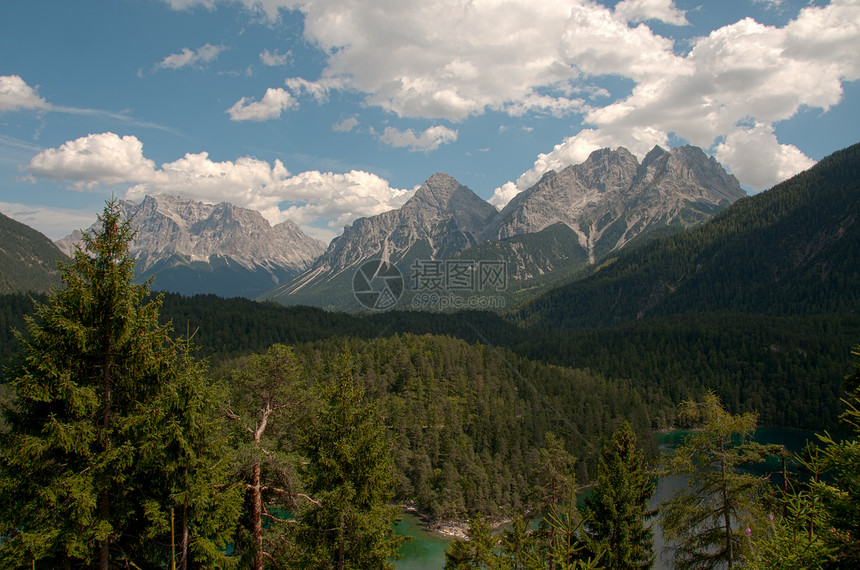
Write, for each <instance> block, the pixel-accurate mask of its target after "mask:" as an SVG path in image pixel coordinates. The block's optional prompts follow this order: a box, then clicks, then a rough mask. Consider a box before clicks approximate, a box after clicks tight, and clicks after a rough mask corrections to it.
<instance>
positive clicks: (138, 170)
mask: <svg viewBox="0 0 860 570" xmlns="http://www.w3.org/2000/svg"><path fill="white" fill-rule="evenodd" d="M154 169H155V163H154V162H153V161H151V160H149V159H147V158H145V157H144V156H143V143H141V142H140V141H139V140H138V139H137V138H136V137H134V136H131V135H129V136H124V137H120V136H119V135H117V134H114V133H102V134H91V135H87V136H85V137H81V138H78V139H75V140H73V141H67V142H64V143H63V144H62V145H60V147H59V148H49V149H47V150H44V151H42V152H40V153H39V154H37V155H36V156H34V157H33V158H32V159H31V160H30V164H29V165H27V168H26V171H27V172H28V173H29V174H30V175H31V176H35V177H37V178H48V179H50V180H58V181H64V180H67V181H72V182H73V184H72V188H74V189H75V190H91V189H94V188H96V187H98V186H100V185H114V184H120V183H124V182H137V181H142V180H148V179H150V178H151V176H152V174H153V172H154Z"/></svg>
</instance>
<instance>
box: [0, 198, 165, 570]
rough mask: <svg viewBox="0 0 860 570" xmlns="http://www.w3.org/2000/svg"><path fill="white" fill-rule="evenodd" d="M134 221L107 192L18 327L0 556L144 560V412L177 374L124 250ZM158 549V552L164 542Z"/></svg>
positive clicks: (66, 561)
mask: <svg viewBox="0 0 860 570" xmlns="http://www.w3.org/2000/svg"><path fill="white" fill-rule="evenodd" d="M132 239H133V232H132V230H131V228H130V226H129V223H128V221H123V220H121V213H120V208H119V205H118V203H117V202H116V201H111V202H108V204H107V205H106V207H105V209H104V213H103V214H102V215H101V216H100V217H99V226H98V229H97V230H96V231H94V232H93V233H85V234H84V236H83V240H84V241H83V243H84V247H83V248H81V247H78V248H76V251H75V255H74V258H73V259H72V260H71V261H70V262H69V263H67V264H61V266H60V269H61V273H62V281H63V284H64V287H63V288H61V289H58V290H56V291H54V292H53V293H52V294H51V295H49V297H48V300H47V302H46V303H45V304H37V308H36V317H35V318H33V317H28V318H27V319H26V328H27V337H25V336H24V335H23V334H21V335H19V341H20V343H21V346H22V352H23V356H22V363H21V364H20V366H19V367H18V368H17V369H16V370H14V371H13V372H12V373H11V374H10V376H9V377H10V381H9V382H10V385H11V388H12V390H13V392H14V394H13V398H14V399H13V401H12V404H11V406H10V407H8V408H7V409H6V410H4V412H5V417H6V421H7V431H6V432H5V433H4V434H3V441H2V446H0V454H2V455H0V458H2V459H0V466H2V467H0V470H2V472H0V521H2V522H0V536H3V540H2V541H0V564H2V566H3V567H5V568H17V567H26V568H31V567H32V566H39V567H45V568H76V567H83V566H86V567H92V566H93V565H97V567H98V568H101V569H104V570H106V569H107V568H109V567H110V566H111V565H113V564H116V563H118V562H117V561H122V563H123V564H127V565H130V564H132V563H143V561H142V560H133V559H132V558H133V557H134V556H136V555H138V553H139V550H138V546H139V544H140V540H141V536H142V535H143V534H144V533H145V532H146V528H147V527H148V526H149V525H150V522H149V521H148V520H147V518H146V516H145V513H144V506H143V504H142V500H141V497H142V496H143V495H144V493H143V492H142V490H143V489H145V488H146V486H147V484H148V482H147V481H145V480H143V478H142V477H141V473H140V472H139V470H137V469H136V464H137V462H138V461H139V460H140V459H141V452H140V449H142V448H145V447H146V441H142V440H141V438H142V437H144V436H143V435H142V433H143V432H142V431H141V430H140V429H139V426H140V424H141V422H145V421H146V418H147V417H148V416H149V415H150V414H151V413H152V407H151V405H152V403H153V402H154V401H155V399H156V398H157V396H158V394H159V392H160V390H161V388H162V387H163V385H164V384H165V383H166V382H169V381H170V379H171V378H173V377H174V376H175V374H176V365H177V356H176V351H175V349H174V347H173V346H172V344H171V343H170V342H169V329H168V327H167V326H161V325H159V324H158V309H159V306H160V300H159V299H154V300H149V301H146V300H145V296H146V294H147V289H148V288H147V285H145V284H144V285H135V284H133V283H132V279H133V277H134V274H133V267H134V260H133V259H132V258H131V257H130V256H129V243H130V241H131V240H132ZM163 554H164V555H166V553H163Z"/></svg>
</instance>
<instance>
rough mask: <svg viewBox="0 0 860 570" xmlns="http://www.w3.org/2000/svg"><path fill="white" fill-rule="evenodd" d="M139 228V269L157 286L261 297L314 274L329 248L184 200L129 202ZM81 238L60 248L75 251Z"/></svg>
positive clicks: (250, 214)
mask: <svg viewBox="0 0 860 570" xmlns="http://www.w3.org/2000/svg"><path fill="white" fill-rule="evenodd" d="M122 207H123V211H124V213H125V214H126V215H127V216H128V217H130V218H131V219H132V220H133V222H132V223H133V226H134V227H135V228H136V230H137V235H136V238H135V243H134V245H133V246H132V254H133V255H134V256H135V258H136V260H137V266H136V267H135V272H136V274H137V275H138V277H140V278H142V279H145V278H147V277H149V276H151V275H153V274H154V275H155V279H154V281H153V289H157V290H167V291H175V292H178V293H183V294H186V295H191V294H195V293H214V294H216V295H221V296H224V297H233V296H241V297H255V296H257V295H258V294H260V293H262V292H263V291H265V290H266V289H269V288H270V287H272V286H274V285H277V284H278V283H281V282H284V281H288V280H290V279H292V278H293V277H295V276H296V275H298V274H299V273H301V272H302V271H304V270H305V269H307V268H308V267H309V266H310V264H311V263H312V262H313V261H314V259H316V257H317V256H319V255H320V254H321V253H322V252H323V250H324V246H323V244H322V243H321V242H319V241H317V240H315V239H313V238H311V237H309V236H307V235H306V234H304V233H303V232H302V231H301V230H300V229H299V227H298V226H297V225H296V224H294V223H293V222H291V221H289V220H288V221H285V222H282V223H279V224H277V225H275V226H274V227H273V226H271V225H270V224H269V222H268V221H267V220H266V219H265V218H263V216H262V214H260V213H259V212H257V211H254V210H248V209H245V208H240V207H238V206H234V205H232V204H228V203H226V202H224V203H221V204H205V203H202V202H195V201H193V200H189V199H186V198H180V197H178V196H166V195H162V196H147V197H145V198H144V199H143V201H142V202H141V203H140V204H135V203H133V202H123V203H122ZM77 239H80V235H79V234H77V235H75V234H73V235H72V236H69V237H67V238H64V239H63V240H60V242H58V244H59V245H60V246H61V247H63V248H65V249H67V250H68V249H70V248H71V244H72V243H74V242H75V241H76V240H77Z"/></svg>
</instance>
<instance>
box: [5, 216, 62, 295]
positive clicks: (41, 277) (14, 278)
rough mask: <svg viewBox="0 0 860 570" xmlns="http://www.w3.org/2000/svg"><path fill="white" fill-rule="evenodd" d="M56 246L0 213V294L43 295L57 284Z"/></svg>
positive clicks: (58, 281) (60, 258) (58, 279)
mask: <svg viewBox="0 0 860 570" xmlns="http://www.w3.org/2000/svg"><path fill="white" fill-rule="evenodd" d="M58 260H66V256H65V255H63V252H61V251H60V250H59V249H58V248H57V246H55V245H54V243H53V242H52V241H51V240H50V239H49V238H48V237H47V236H45V235H43V234H41V233H39V232H38V231H36V230H34V229H33V228H31V227H30V226H27V225H25V224H22V223H21V222H18V221H16V220H13V219H12V218H10V217H8V216H5V215H3V214H0V268H2V270H0V293H28V292H32V293H44V292H46V291H48V290H49V289H50V288H51V286H52V285H59V284H60V273H59V271H58V270H57V261H58Z"/></svg>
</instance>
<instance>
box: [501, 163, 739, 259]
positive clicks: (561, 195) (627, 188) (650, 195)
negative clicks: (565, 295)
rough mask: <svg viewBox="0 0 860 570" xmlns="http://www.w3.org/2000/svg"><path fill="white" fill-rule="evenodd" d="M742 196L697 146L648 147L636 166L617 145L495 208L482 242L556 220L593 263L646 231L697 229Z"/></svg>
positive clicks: (547, 177)
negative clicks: (649, 148) (491, 224)
mask: <svg viewBox="0 0 860 570" xmlns="http://www.w3.org/2000/svg"><path fill="white" fill-rule="evenodd" d="M745 195H746V193H745V192H744V191H743V189H742V188H741V186H740V184H739V183H738V181H737V179H736V178H735V177H734V176H732V175H731V174H728V173H727V172H726V171H725V170H724V169H723V167H722V166H720V164H719V163H718V162H717V161H716V160H715V159H714V158H713V157H708V156H707V155H706V154H705V153H704V152H703V151H702V150H701V149H699V148H697V147H692V146H683V147H676V148H673V149H672V150H671V151H667V150H665V149H663V148H661V147H659V146H655V147H654V148H653V149H652V150H651V151H650V152H649V153H648V154H647V155H646V156H645V159H644V160H643V161H642V163H641V164H640V163H639V162H638V161H637V160H636V157H635V156H633V154H631V153H630V152H629V151H628V150H627V149H625V148H623V147H619V148H618V149H616V150H610V149H608V148H606V149H601V150H597V151H594V152H593V153H591V155H590V156H589V157H588V159H587V160H586V161H585V162H583V163H582V164H578V165H572V166H569V167H567V168H565V169H563V170H561V171H560V172H555V171H549V172H547V173H546V174H544V176H543V177H542V178H541V180H540V181H539V182H538V183H537V184H535V185H534V186H532V187H531V188H529V189H528V190H526V191H524V192H522V193H520V194H518V195H517V196H516V197H514V199H513V200H511V201H510V202H509V203H508V205H507V206H505V208H504V209H502V211H501V212H500V213H499V215H498V217H497V218H496V220H497V221H496V223H495V224H494V226H493V227H491V228H490V229H489V231H488V232H487V233H486V234H485V237H487V238H488V239H500V238H506V237H512V236H516V235H521V234H526V233H534V232H537V231H540V230H543V229H545V228H547V227H549V226H551V225H553V224H556V223H559V222H561V223H564V224H566V225H567V226H568V227H570V228H571V229H572V230H573V231H574V232H576V234H577V236H578V239H579V243H580V245H581V246H582V247H583V248H584V249H585V250H586V252H587V254H588V257H589V260H590V261H591V263H594V262H596V261H597V260H599V259H600V258H601V257H603V256H605V255H606V254H607V253H609V252H611V251H614V250H617V249H620V248H622V247H623V246H624V245H625V244H627V243H629V242H630V241H631V240H633V239H635V238H636V237H638V236H640V235H643V234H645V233H648V232H650V231H653V230H656V229H660V228H664V227H666V226H672V225H678V226H681V227H688V226H692V225H695V224H698V223H701V222H703V221H705V220H707V219H709V218H710V217H711V216H712V215H713V214H714V213H716V212H718V211H719V210H721V209H723V208H725V207H726V206H728V205H729V204H731V203H732V202H734V201H735V200H737V199H738V198H741V197H743V196H745Z"/></svg>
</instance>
